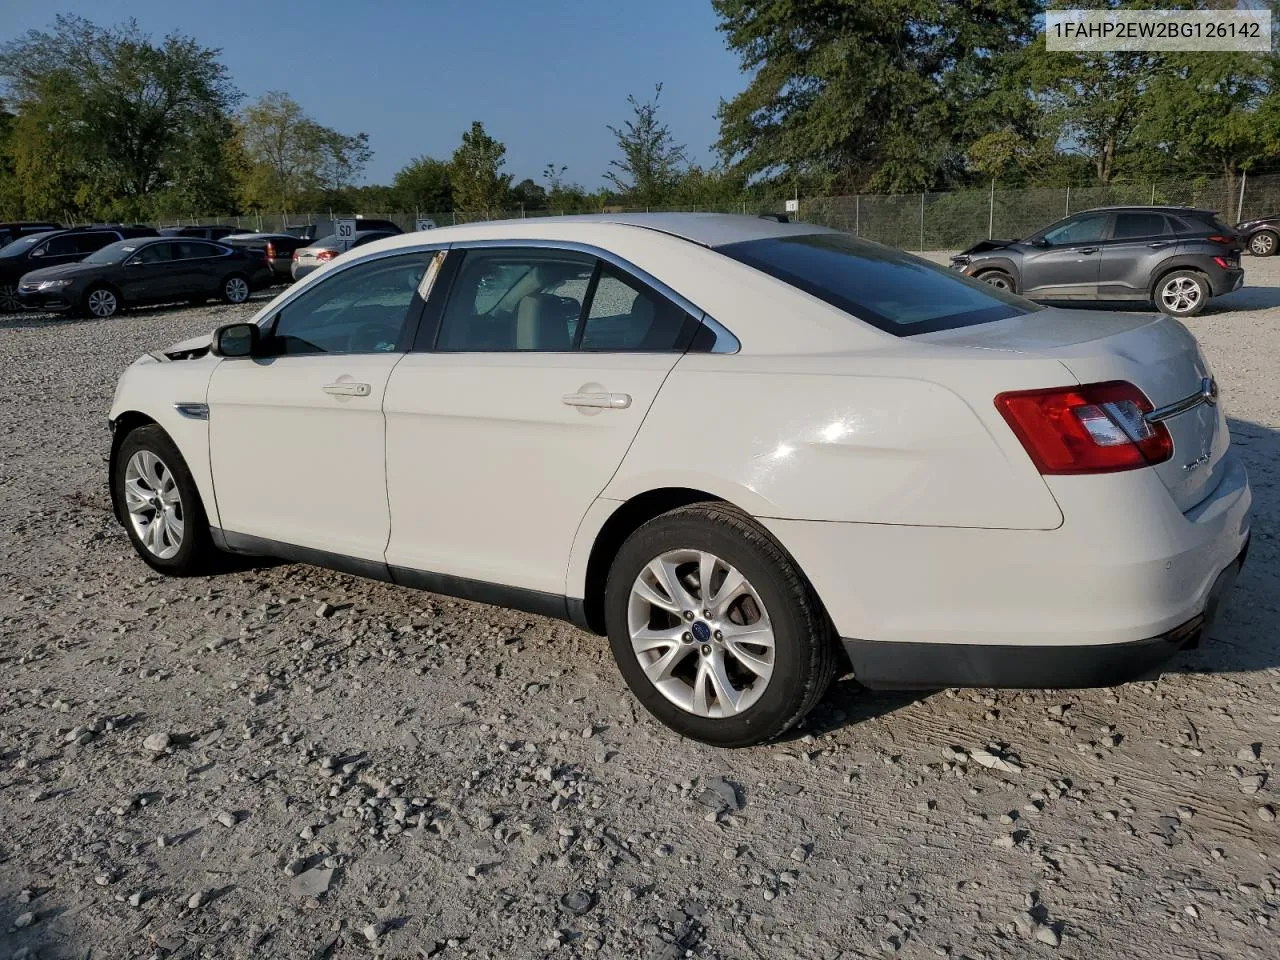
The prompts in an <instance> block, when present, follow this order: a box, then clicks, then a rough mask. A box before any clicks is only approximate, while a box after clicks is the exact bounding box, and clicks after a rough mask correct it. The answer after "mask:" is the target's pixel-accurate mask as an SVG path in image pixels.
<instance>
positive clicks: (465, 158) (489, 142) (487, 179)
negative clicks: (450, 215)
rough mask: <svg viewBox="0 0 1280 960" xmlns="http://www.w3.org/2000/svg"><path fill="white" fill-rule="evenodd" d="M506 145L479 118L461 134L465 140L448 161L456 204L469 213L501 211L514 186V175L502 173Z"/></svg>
mask: <svg viewBox="0 0 1280 960" xmlns="http://www.w3.org/2000/svg"><path fill="white" fill-rule="evenodd" d="M506 155H507V148H506V147H505V146H503V144H502V143H501V142H499V141H497V140H495V139H494V138H493V137H491V136H489V135H488V134H487V133H485V131H484V124H483V123H481V122H480V121H479V120H476V121H474V122H473V123H472V124H471V129H470V130H467V131H466V132H464V133H463V134H462V143H461V145H459V147H458V149H457V150H455V151H454V152H453V158H452V159H451V160H450V161H449V178H450V182H451V183H452V184H453V200H454V205H455V207H457V208H458V209H460V210H464V211H466V212H468V213H489V212H492V211H496V210H500V209H501V208H502V206H503V202H504V201H505V200H506V198H507V191H508V190H509V189H510V188H511V175H510V174H509V173H503V172H502V166H503V163H504V159H505V157H506Z"/></svg>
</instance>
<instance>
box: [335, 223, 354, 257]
mask: <svg viewBox="0 0 1280 960" xmlns="http://www.w3.org/2000/svg"><path fill="white" fill-rule="evenodd" d="M333 238H334V240H336V241H337V243H338V246H339V247H341V248H342V249H343V250H350V249H351V244H353V243H355V241H356V222H355V221H354V220H335V221H334V222H333Z"/></svg>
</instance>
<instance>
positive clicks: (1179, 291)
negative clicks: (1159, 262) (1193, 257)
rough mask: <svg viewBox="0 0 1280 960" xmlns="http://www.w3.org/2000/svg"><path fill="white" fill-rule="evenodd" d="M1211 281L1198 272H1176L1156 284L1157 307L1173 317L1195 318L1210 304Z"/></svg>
mask: <svg viewBox="0 0 1280 960" xmlns="http://www.w3.org/2000/svg"><path fill="white" fill-rule="evenodd" d="M1210 294H1211V291H1210V290H1209V281H1208V279H1207V278H1206V277H1205V275H1204V274H1203V273H1200V272H1199V271H1198V270H1174V271H1173V272H1171V273H1166V274H1165V275H1164V276H1163V277H1161V278H1160V281H1159V282H1158V283H1157V284H1156V290H1155V297H1154V298H1153V299H1154V300H1155V304H1156V306H1157V307H1158V308H1159V309H1160V311H1161V312H1162V313H1167V314H1168V315H1169V316H1171V317H1194V316H1196V315H1197V314H1198V313H1200V311H1202V310H1203V309H1204V308H1205V307H1206V306H1207V305H1208V303H1209V297H1210Z"/></svg>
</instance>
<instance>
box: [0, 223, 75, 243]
mask: <svg viewBox="0 0 1280 960" xmlns="http://www.w3.org/2000/svg"><path fill="white" fill-rule="evenodd" d="M61 229H62V224H60V223H51V222H49V221H48V220H7V221H5V222H3V223H0V247H4V246H7V245H9V244H11V243H13V241H15V240H17V239H18V238H19V237H26V236H29V235H31V234H33V233H46V232H47V231H49V230H61Z"/></svg>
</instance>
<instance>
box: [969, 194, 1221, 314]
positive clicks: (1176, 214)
mask: <svg viewBox="0 0 1280 960" xmlns="http://www.w3.org/2000/svg"><path fill="white" fill-rule="evenodd" d="M951 265H952V267H954V268H955V269H957V270H960V271H962V272H963V273H965V274H967V275H968V276H971V277H977V278H978V279H979V280H985V281H986V282H987V283H990V284H992V285H993V286H996V287H1000V288H1002V289H1005V290H1010V291H1013V292H1014V293H1020V294H1022V295H1023V296H1025V297H1028V298H1030V299H1032V300H1051V301H1054V300H1139V301H1145V302H1148V303H1150V302H1154V303H1155V305H1156V306H1157V307H1158V308H1159V309H1160V310H1162V311H1164V312H1165V313H1167V314H1170V315H1171V316H1175V317H1193V316H1195V315H1196V314H1198V313H1199V312H1200V311H1201V310H1203V309H1204V308H1205V305H1206V304H1208V302H1209V299H1210V298H1211V297H1220V296H1223V295H1224V294H1227V293H1230V292H1231V291H1232V290H1235V289H1237V288H1238V287H1239V286H1240V285H1241V284H1242V283H1243V282H1244V271H1243V270H1242V269H1241V268H1240V240H1239V237H1238V236H1237V234H1236V232H1235V231H1234V230H1232V229H1231V228H1230V227H1228V226H1225V225H1223V224H1222V223H1221V222H1220V221H1219V220H1218V219H1217V216H1216V214H1215V213H1214V211H1212V210H1193V209H1190V208H1188V207H1109V208H1105V209H1099V210H1086V211H1084V212H1082V213H1077V214H1073V215H1072V216H1070V217H1067V218H1066V219H1065V220H1059V221H1058V222H1057V223H1055V224H1052V225H1050V226H1048V227H1045V228H1044V229H1043V230H1040V231H1039V232H1037V233H1035V234H1033V235H1032V236H1030V237H1028V238H1027V239H1026V240H1021V241H1019V240H983V241H981V242H979V243H975V244H974V245H973V246H972V247H970V248H969V249H968V250H965V251H964V252H963V253H961V254H959V255H958V256H955V257H952V258H951Z"/></svg>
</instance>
